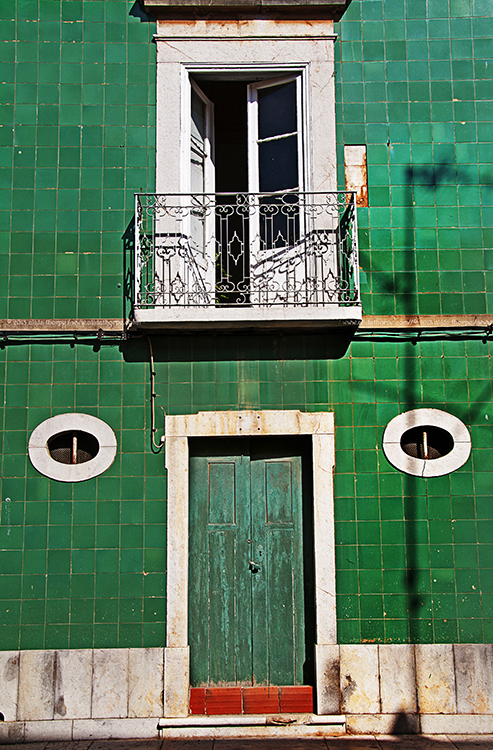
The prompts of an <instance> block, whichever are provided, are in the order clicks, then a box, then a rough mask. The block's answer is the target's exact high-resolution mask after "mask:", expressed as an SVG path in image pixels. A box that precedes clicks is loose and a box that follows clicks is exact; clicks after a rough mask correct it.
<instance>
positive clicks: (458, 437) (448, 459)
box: [382, 409, 471, 477]
mask: <svg viewBox="0 0 493 750" xmlns="http://www.w3.org/2000/svg"><path fill="white" fill-rule="evenodd" d="M426 425H429V426H430V427H431V426H433V427H440V428H441V429H442V430H445V432H448V433H449V434H450V435H451V436H452V438H453V441H454V447H453V448H452V450H451V451H450V453H447V455H446V456H442V457H441V458H434V459H427V460H426V459H422V458H414V457H413V456H409V455H408V454H407V453H405V452H404V451H403V450H402V447H401V438H402V436H403V435H404V433H405V432H407V430H410V429H412V428H413V427H420V426H423V427H424V426H426ZM382 448H383V452H384V453H385V456H386V458H387V460H388V461H389V463H391V464H392V466H394V467H395V468H396V469H399V471H402V472H404V473H405V474H411V475H412V476H416V477H441V476H444V475H445V474H451V473H452V472H453V471H456V470H457V469H459V468H460V467H461V466H463V464H465V463H466V461H467V459H468V458H469V454H470V453H471V437H470V435H469V432H468V430H467V427H466V426H465V424H464V423H463V422H461V420H460V419H458V418H457V417H455V416H454V415H453V414H448V413H447V412H445V411H441V410H440V409H411V410H410V411H406V412H404V413H402V414H398V415H397V417H394V418H393V419H391V420H390V422H389V423H388V425H387V427H386V428H385V432H384V433H383V440H382Z"/></svg>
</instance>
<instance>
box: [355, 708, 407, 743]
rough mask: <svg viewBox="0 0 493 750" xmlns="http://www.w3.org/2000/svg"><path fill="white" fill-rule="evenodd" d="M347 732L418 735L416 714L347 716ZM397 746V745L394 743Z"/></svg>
mask: <svg viewBox="0 0 493 750" xmlns="http://www.w3.org/2000/svg"><path fill="white" fill-rule="evenodd" d="M346 720H347V731H348V732H349V733H350V734H391V735H398V734H418V733H419V716H417V714H401V713H399V714H373V715H368V714H366V715H361V714H353V715H351V714H347V715H346ZM396 744H397V743H396Z"/></svg>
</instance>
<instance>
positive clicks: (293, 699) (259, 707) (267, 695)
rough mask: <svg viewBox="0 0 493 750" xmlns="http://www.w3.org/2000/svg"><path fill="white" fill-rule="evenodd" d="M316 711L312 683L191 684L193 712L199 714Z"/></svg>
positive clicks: (191, 711) (191, 706) (304, 712)
mask: <svg viewBox="0 0 493 750" xmlns="http://www.w3.org/2000/svg"><path fill="white" fill-rule="evenodd" d="M312 712H313V688H312V687H311V685H286V686H279V687H277V686H275V687H274V686H269V687H210V688H190V713H191V714H195V715H201V716H203V715H207V716H218V715H219V716H220V715H227V716H232V715H238V714H278V713H286V714H293V713H303V714H307V713H312Z"/></svg>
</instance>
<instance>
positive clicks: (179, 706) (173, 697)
mask: <svg viewBox="0 0 493 750" xmlns="http://www.w3.org/2000/svg"><path fill="white" fill-rule="evenodd" d="M189 675H190V651H189V649H188V647H187V648H165V649H164V715H165V716H173V717H179V716H188V689H189V685H190V677H189Z"/></svg>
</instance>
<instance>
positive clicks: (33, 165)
mask: <svg viewBox="0 0 493 750" xmlns="http://www.w3.org/2000/svg"><path fill="white" fill-rule="evenodd" d="M137 6H138V3H136V4H135V8H132V4H131V3H128V2H127V0H17V2H2V3H0V39H1V40H2V41H0V61H2V64H1V66H0V69H1V72H0V81H1V82H2V83H0V92H1V93H0V97H1V101H2V103H3V104H4V105H5V106H4V107H3V108H2V113H1V118H2V119H1V120H0V123H1V127H0V187H1V190H0V318H29V317H34V318H51V317H56V318H73V317H81V318H84V317H87V318H97V317H119V316H121V315H122V307H123V303H122V298H123V281H124V280H123V275H124V271H123V266H124V260H123V248H124V242H125V239H124V235H125V233H126V231H127V228H128V226H129V224H130V223H131V221H132V217H133V213H134V209H133V193H134V192H139V191H141V190H143V191H146V190H151V191H152V190H154V158H155V157H154V141H155V134H154V122H155V102H154V100H155V65H154V58H155V45H154V44H152V43H151V37H152V34H153V33H154V30H155V24H154V23H149V22H146V20H145V17H139V12H138V11H137V10H136V8H137ZM143 19H144V20H143Z"/></svg>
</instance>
